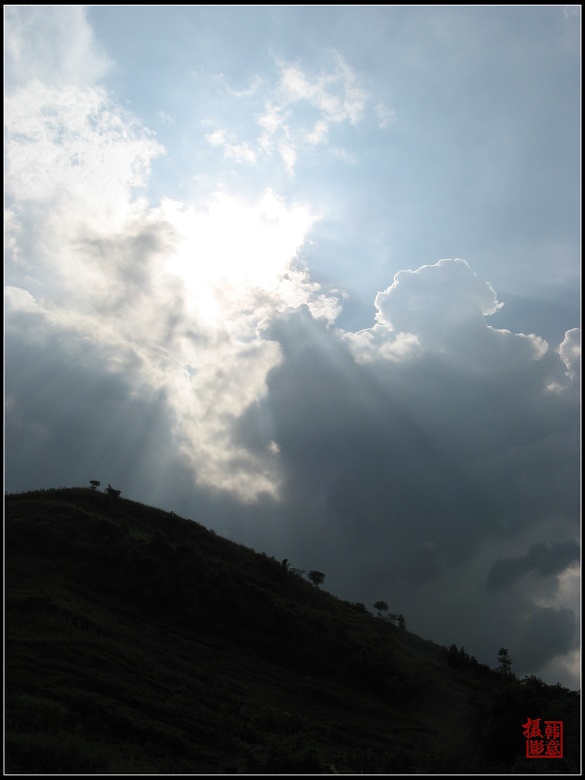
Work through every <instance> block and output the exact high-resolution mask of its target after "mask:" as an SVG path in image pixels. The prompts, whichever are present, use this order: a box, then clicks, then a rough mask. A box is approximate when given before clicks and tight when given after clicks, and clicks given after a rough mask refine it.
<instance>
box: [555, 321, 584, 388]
mask: <svg viewBox="0 0 585 780" xmlns="http://www.w3.org/2000/svg"><path fill="white" fill-rule="evenodd" d="M559 354H560V356H561V359H562V361H563V363H564V364H565V365H566V367H567V376H568V377H570V378H571V379H573V380H577V381H578V380H579V377H580V376H581V331H580V330H579V328H572V329H571V330H568V331H567V332H566V334H565V338H564V340H563V343H562V344H561V346H560V347H559Z"/></svg>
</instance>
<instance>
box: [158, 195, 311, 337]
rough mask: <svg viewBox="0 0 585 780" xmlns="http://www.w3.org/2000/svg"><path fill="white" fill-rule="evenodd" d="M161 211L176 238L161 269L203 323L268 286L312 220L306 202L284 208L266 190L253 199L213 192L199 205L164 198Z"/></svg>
mask: <svg viewBox="0 0 585 780" xmlns="http://www.w3.org/2000/svg"><path fill="white" fill-rule="evenodd" d="M162 210H163V216H164V219H165V220H167V221H168V222H169V223H171V225H173V227H174V228H175V230H176V232H177V233H178V235H179V236H180V237H181V241H180V244H179V246H178V247H177V249H176V251H175V253H174V254H173V256H172V257H170V258H169V260H168V263H167V269H166V270H167V272H168V273H171V274H174V275H175V276H177V277H179V279H180V280H181V282H182V284H183V285H184V288H185V291H186V293H187V298H188V300H189V301H190V305H191V306H192V307H193V309H194V310H196V311H197V314H198V318H199V319H203V320H204V321H206V322H207V323H208V324H209V325H213V324H214V323H219V322H220V321H221V320H222V318H225V317H228V318H229V317H230V316H231V315H232V314H233V312H234V310H237V309H238V308H240V305H241V306H244V307H245V306H247V305H248V304H249V298H250V293H251V292H252V291H256V292H259V291H260V292H262V291H264V292H267V293H270V292H271V291H273V290H274V289H275V288H276V287H277V286H278V285H279V284H280V282H281V280H282V278H283V277H284V276H285V275H286V274H287V273H288V272H289V271H290V270H291V269H292V268H293V266H294V264H295V262H296V261H297V258H298V253H299V250H300V248H301V246H302V245H303V243H304V241H305V240H306V237H307V234H308V232H309V230H310V229H311V226H312V225H313V224H314V222H315V220H316V219H317V217H316V216H315V215H314V214H313V213H311V211H310V209H309V208H308V206H306V205H296V204H295V205H293V206H290V207H289V206H287V205H286V203H285V202H284V201H283V200H281V199H280V198H278V197H277V196H276V195H275V194H274V193H273V192H272V190H270V189H269V190H267V191H266V192H265V194H264V195H263V196H262V197H261V198H260V199H259V200H257V201H254V202H249V201H245V200H242V199H241V198H235V197H233V196H229V195H226V194H224V193H215V194H214V195H213V197H212V198H211V199H210V202H209V204H208V205H207V206H206V208H205V209H197V208H195V207H193V206H185V205H183V204H181V203H178V202H177V201H171V200H167V201H164V202H163V204H162Z"/></svg>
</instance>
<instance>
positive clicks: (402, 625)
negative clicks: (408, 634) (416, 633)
mask: <svg viewBox="0 0 585 780" xmlns="http://www.w3.org/2000/svg"><path fill="white" fill-rule="evenodd" d="M397 621H398V628H401V629H402V630H403V631H404V630H405V629H406V623H405V622H404V615H403V614H402V613H401V614H400V615H398V617H397Z"/></svg>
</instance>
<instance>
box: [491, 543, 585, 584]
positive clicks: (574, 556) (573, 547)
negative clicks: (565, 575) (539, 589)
mask: <svg viewBox="0 0 585 780" xmlns="http://www.w3.org/2000/svg"><path fill="white" fill-rule="evenodd" d="M579 557H580V548H579V545H578V543H577V542H576V541H574V540H569V541H566V542H551V543H550V544H544V543H543V542H540V543H539V544H535V545H532V546H531V547H530V549H529V550H528V552H527V553H526V555H525V556H519V557H517V558H506V559H502V560H499V561H496V562H495V563H494V564H493V566H492V568H491V570H490V572H489V576H488V583H487V587H488V589H490V590H497V589H499V588H506V587H508V586H509V585H511V584H512V583H513V582H515V581H517V580H518V579H519V578H520V577H522V576H524V575H525V574H528V573H529V572H532V573H534V574H535V575H536V576H537V577H550V576H553V575H555V574H561V573H562V572H564V571H565V570H566V569H567V568H568V567H569V566H571V565H572V564H573V563H575V562H578V561H579Z"/></svg>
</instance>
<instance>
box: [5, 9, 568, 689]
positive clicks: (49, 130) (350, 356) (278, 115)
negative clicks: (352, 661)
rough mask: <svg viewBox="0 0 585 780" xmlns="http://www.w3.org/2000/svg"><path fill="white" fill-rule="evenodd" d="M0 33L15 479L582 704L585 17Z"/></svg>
mask: <svg viewBox="0 0 585 780" xmlns="http://www.w3.org/2000/svg"><path fill="white" fill-rule="evenodd" d="M5 22H6V29H5V70H6V76H5V116H6V129H5V159H6V174H5V207H6V211H5V226H6V228H5V235H6V249H5V258H6V272H5V282H6V290H5V305H6V310H7V314H6V320H5V326H6V337H5V346H6V362H5V372H6V379H5V395H6V413H5V421H6V467H5V485H6V489H7V490H25V489H29V488H37V487H51V486H55V485H61V484H65V485H73V484H86V483H88V481H89V480H90V479H100V480H101V481H102V482H103V483H107V482H110V483H111V484H112V485H115V486H117V487H119V488H121V489H122V491H123V494H124V495H125V496H127V497H129V498H133V499H136V500H140V501H144V502H146V503H154V504H156V505H158V506H161V507H163V508H165V509H169V510H171V509H172V510H173V511H175V512H177V513H180V514H183V515H184V516H187V517H191V518H193V519H196V520H198V521H200V522H202V523H203V524H205V525H207V526H209V527H213V528H215V529H216V530H217V531H218V532H220V533H222V534H225V535H226V536H229V537H230V538H234V539H237V540H238V541H242V542H243V543H244V544H249V545H251V546H254V547H255V548H256V549H259V550H265V551H266V552H268V553H269V554H274V555H275V556H277V557H287V558H288V559H289V560H291V561H292V562H293V565H297V566H300V567H302V568H306V569H310V568H318V569H321V570H323V571H325V572H326V573H327V580H326V583H327V584H328V585H329V588H330V590H331V591H332V592H335V593H337V594H338V595H340V596H342V597H343V598H348V599H350V600H352V601H363V602H365V603H368V604H369V603H373V601H375V600H377V599H380V598H382V599H384V600H386V601H387V602H388V603H389V605H390V606H391V609H392V611H395V612H402V613H403V614H404V615H405V617H406V620H407V627H410V628H411V629H412V630H414V631H416V632H417V633H420V634H421V635H423V636H425V637H426V638H430V639H434V640H435V641H438V642H441V643H447V644H450V643H451V642H455V643H456V644H458V645H460V644H465V647H466V649H467V650H468V652H470V653H472V654H474V655H476V656H477V658H478V659H479V660H481V661H483V662H486V663H491V664H494V665H495V663H496V653H497V650H498V649H499V647H501V646H502V645H504V646H508V647H509V649H510V652H511V655H512V657H513V658H514V659H515V662H516V665H517V671H518V672H519V673H527V674H528V673H535V674H539V675H541V676H542V677H543V678H544V679H546V680H547V681H552V682H556V681H557V680H560V681H561V682H564V683H565V684H569V685H571V687H579V679H578V672H577V669H578V651H579V627H578V619H579V614H580V604H579V569H578V564H579V544H578V542H579V538H580V533H579V506H580V479H579V465H580V439H579V418H580V386H579V381H580V330H579V325H580V293H579V291H580V254H581V242H580V207H581V199H580V164H581V157H580V133H581V123H580V90H581V83H580V55H581V15H580V8H579V7H577V6H564V7H556V6H555V7H553V6H548V7H547V6H518V7H503V6H497V7H496V6H493V7H464V8H458V7H453V6H444V7H433V8H431V7H406V6H405V7H390V6H387V7H383V6H370V7H366V8H361V7H358V6H334V7H315V8H310V7H303V6H269V7H252V6H250V7H246V6H243V7H213V6H171V7H167V6H165V7H162V6H122V7H116V6H89V7H81V6H74V7H64V6H52V7H47V8H45V7H39V6H7V7H6V9H5Z"/></svg>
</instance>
